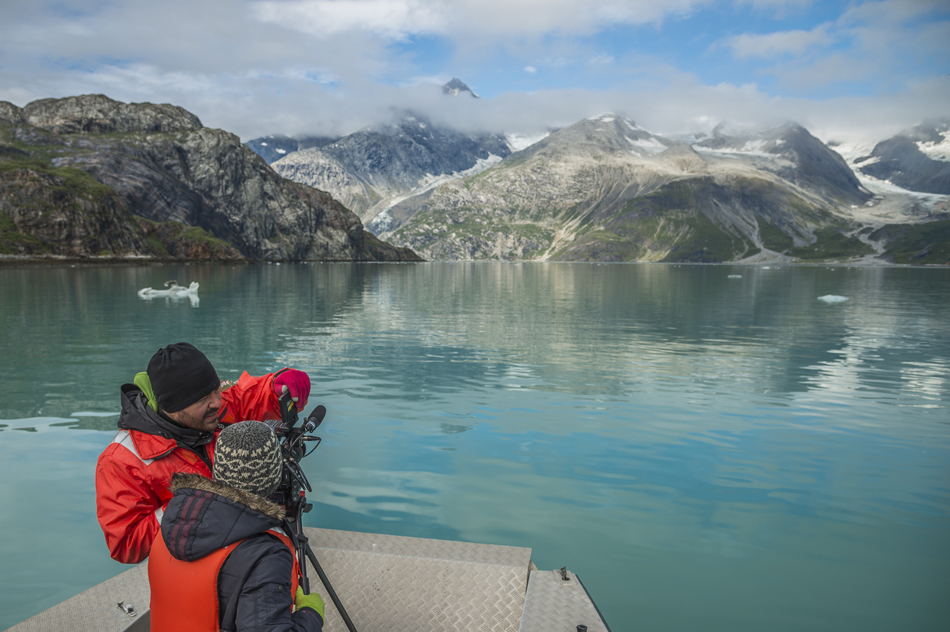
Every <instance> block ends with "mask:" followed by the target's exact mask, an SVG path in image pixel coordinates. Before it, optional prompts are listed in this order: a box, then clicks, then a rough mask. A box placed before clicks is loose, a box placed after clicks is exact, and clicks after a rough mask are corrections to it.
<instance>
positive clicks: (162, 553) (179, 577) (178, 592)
mask: <svg viewBox="0 0 950 632" xmlns="http://www.w3.org/2000/svg"><path fill="white" fill-rule="evenodd" d="M268 533H270V534H272V535H274V536H277V537H278V538H280V540H281V541H282V542H283V543H284V544H286V545H287V547H288V548H289V549H290V552H291V555H293V558H294V569H293V575H292V577H293V579H292V580H291V586H290V598H291V599H293V598H294V596H295V595H296V594H297V586H298V584H299V577H300V564H299V562H298V561H297V552H296V550H295V549H294V545H293V542H292V541H291V539H290V538H289V537H287V536H286V535H284V534H283V533H279V532H277V531H274V530H269V531H268ZM243 541H244V540H239V541H237V542H235V543H233V544H229V545H228V546H226V547H224V548H221V549H218V550H217V551H215V552H214V553H211V554H210V555H207V556H205V557H203V558H201V559H199V560H195V561H193V562H186V561H183V560H179V559H177V558H175V557H173V556H172V554H171V553H169V551H168V547H167V546H166V545H165V539H164V538H162V537H161V535H159V536H158V537H157V538H155V542H154V543H153V544H152V551H151V554H150V555H149V557H148V583H149V587H150V589H151V592H152V603H151V606H150V610H151V613H150V615H151V630H152V632H217V631H218V630H219V629H220V614H219V612H218V573H219V572H220V571H221V566H222V565H223V564H224V561H225V560H226V559H227V558H228V556H229V555H230V554H231V553H232V552H233V551H234V549H235V548H237V546H238V545H239V544H240V543H241V542H243Z"/></svg>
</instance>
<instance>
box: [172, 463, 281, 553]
mask: <svg viewBox="0 0 950 632" xmlns="http://www.w3.org/2000/svg"><path fill="white" fill-rule="evenodd" d="M170 489H171V491H172V493H173V494H174V495H173V496H172V499H171V500H170V501H168V506H167V507H166V508H165V512H164V514H163V516H162V538H163V539H164V540H165V545H166V546H167V547H168V550H169V552H170V553H171V554H172V556H174V557H176V558H177V559H179V560H184V561H188V562H190V561H194V560H197V559H200V558H202V557H205V556H206V555H208V554H210V553H213V552H214V551H216V550H218V549H220V548H222V547H225V546H227V545H229V544H233V543H235V542H237V541H239V540H243V539H244V538H247V537H250V536H252V535H255V534H258V533H261V532H263V531H267V530H268V529H273V528H275V527H280V526H281V524H282V522H283V519H284V515H285V512H284V508H283V507H281V506H280V505H277V504H275V503H272V502H270V501H269V500H266V499H264V498H261V497H260V496H256V495H254V494H249V493H248V492H245V491H242V490H240V489H235V488H234V487H230V486H228V485H223V484H221V483H216V482H214V481H212V480H211V479H209V478H205V477H204V476H199V475H197V474H181V473H179V474H175V475H174V476H173V477H172V482H171V487H170Z"/></svg>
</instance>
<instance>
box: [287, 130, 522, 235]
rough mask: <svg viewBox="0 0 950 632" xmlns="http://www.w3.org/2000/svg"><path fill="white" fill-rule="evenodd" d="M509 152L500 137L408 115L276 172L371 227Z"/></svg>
mask: <svg viewBox="0 0 950 632" xmlns="http://www.w3.org/2000/svg"><path fill="white" fill-rule="evenodd" d="M510 153H511V149H510V148H509V146H508V143H507V141H506V140H505V138H504V136H502V135H499V134H480V135H473V134H466V133H463V132H459V131H456V130H453V129H448V128H444V127H439V126H436V125H433V124H432V123H431V122H429V121H428V120H426V119H424V118H423V117H421V116H417V115H413V114H411V113H408V112H407V113H405V114H404V116H403V117H402V119H401V120H400V121H399V122H397V123H392V124H387V125H378V126H374V127H372V128H367V129H364V130H360V131H359V132H356V133H355V134H350V135H349V136H345V137H343V138H341V139H339V140H337V141H335V142H333V143H330V144H329V145H325V146H324V147H321V148H311V149H305V150H300V151H297V152H294V153H291V154H288V155H287V156H286V157H285V158H282V159H280V160H278V161H276V162H275V163H273V165H272V167H273V168H274V170H275V171H277V173H279V174H281V175H282V176H284V177H285V178H289V179H291V180H294V181H296V182H301V183H303V184H307V185H309V186H312V187H314V188H317V189H321V190H324V191H328V192H329V193H330V194H331V195H333V196H334V197H335V198H336V199H338V200H340V201H341V202H343V204H344V205H346V206H347V208H349V209H351V210H353V211H354V212H355V213H357V214H358V215H359V216H360V219H362V220H363V222H364V223H369V222H371V221H372V220H373V219H374V218H375V217H376V216H377V215H378V214H379V213H380V212H382V211H384V210H385V209H387V208H389V206H391V205H392V204H393V203H395V202H397V201H399V200H402V199H404V198H405V197H407V196H409V195H413V194H416V193H418V192H420V191H423V190H426V189H428V188H431V187H433V186H435V185H437V184H438V183H440V182H442V181H444V180H446V179H451V178H454V177H462V176H464V175H470V174H474V173H477V172H479V171H481V170H483V169H485V168H487V167H489V166H491V165H493V164H495V163H496V162H499V161H500V160H501V159H502V158H504V157H506V156H508V155H509V154H510Z"/></svg>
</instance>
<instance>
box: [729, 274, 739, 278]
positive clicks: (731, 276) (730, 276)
mask: <svg viewBox="0 0 950 632" xmlns="http://www.w3.org/2000/svg"><path fill="white" fill-rule="evenodd" d="M729 278H730V279H741V278H742V275H741V274H730V275H729Z"/></svg>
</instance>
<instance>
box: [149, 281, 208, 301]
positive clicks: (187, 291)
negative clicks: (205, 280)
mask: <svg viewBox="0 0 950 632" xmlns="http://www.w3.org/2000/svg"><path fill="white" fill-rule="evenodd" d="M197 294H198V282H197V281H192V282H191V285H189V286H188V287H182V286H180V285H178V281H175V280H172V281H165V289H164V290H154V289H152V288H150V287H143V288H142V289H141V290H139V296H141V297H142V298H151V297H153V296H172V297H175V296H188V295H197Z"/></svg>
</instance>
